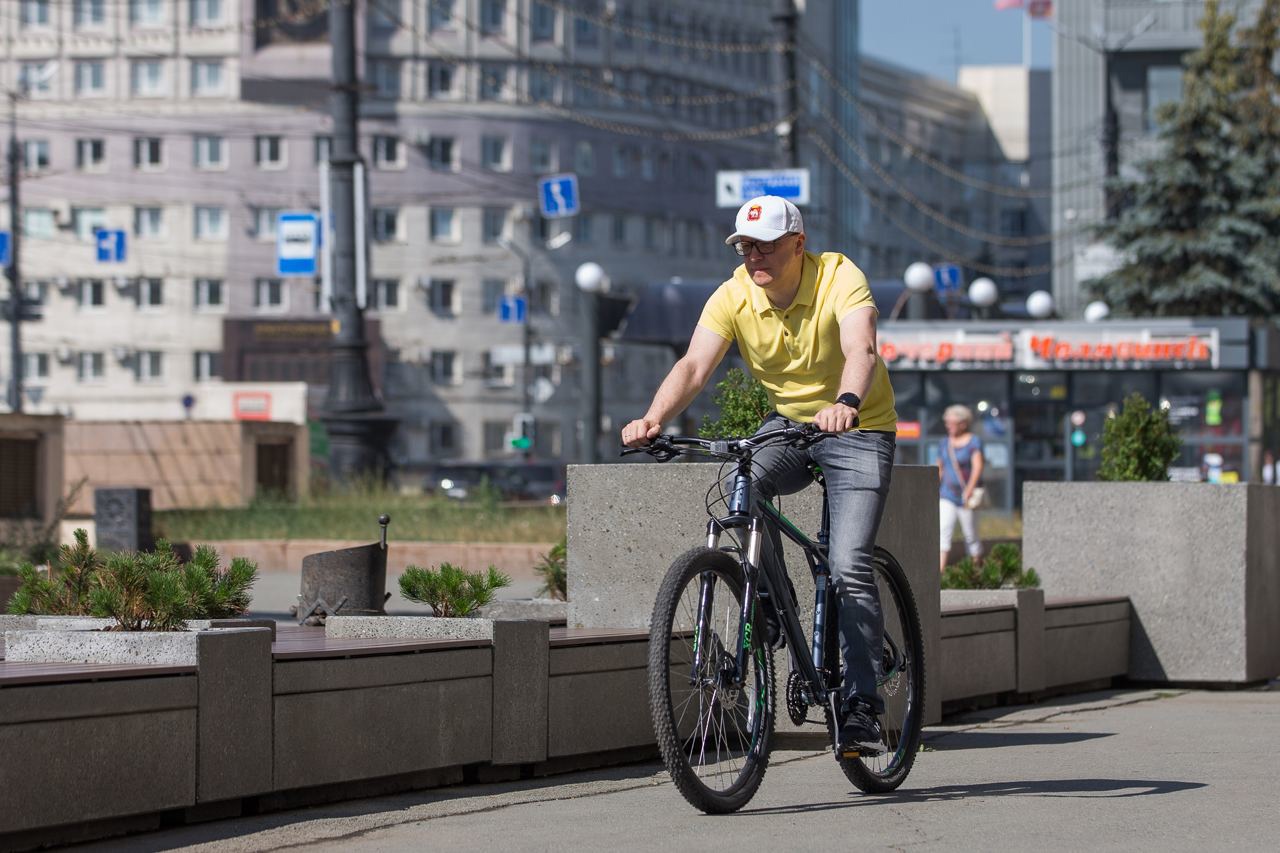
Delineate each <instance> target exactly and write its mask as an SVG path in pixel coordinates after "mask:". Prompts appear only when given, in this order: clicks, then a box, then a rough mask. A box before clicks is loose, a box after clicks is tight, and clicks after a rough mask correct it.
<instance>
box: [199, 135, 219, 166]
mask: <svg viewBox="0 0 1280 853" xmlns="http://www.w3.org/2000/svg"><path fill="white" fill-rule="evenodd" d="M195 166H196V168H197V169H225V168H227V151H226V144H225V143H224V141H223V139H222V137H221V136H197V137H196V138H195Z"/></svg>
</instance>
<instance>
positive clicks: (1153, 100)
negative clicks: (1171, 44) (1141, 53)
mask: <svg viewBox="0 0 1280 853" xmlns="http://www.w3.org/2000/svg"><path fill="white" fill-rule="evenodd" d="M1182 74H1183V69H1182V66H1181V65H1151V66H1148V67H1147V92H1146V99H1147V115H1146V129H1147V130H1148V131H1154V130H1156V129H1157V128H1159V126H1160V118H1159V111H1160V108H1161V107H1163V106H1164V105H1165V104H1172V103H1177V102H1178V101H1181V100H1182Z"/></svg>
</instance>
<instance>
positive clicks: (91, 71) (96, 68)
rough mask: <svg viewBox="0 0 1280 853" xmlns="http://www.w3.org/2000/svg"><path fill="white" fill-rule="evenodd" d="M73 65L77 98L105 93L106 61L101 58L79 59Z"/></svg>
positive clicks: (95, 96)
mask: <svg viewBox="0 0 1280 853" xmlns="http://www.w3.org/2000/svg"><path fill="white" fill-rule="evenodd" d="M73 67H74V68H75V71H74V72H73V73H74V74H75V81H74V82H75V90H76V97H77V98H100V97H102V96H103V95H105V94H106V93H107V69H106V63H104V62H103V61H102V60H101V59H79V60H76V64H75V65H74V66H73Z"/></svg>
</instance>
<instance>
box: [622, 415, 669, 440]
mask: <svg viewBox="0 0 1280 853" xmlns="http://www.w3.org/2000/svg"><path fill="white" fill-rule="evenodd" d="M661 434H662V424H661V423H659V422H658V421H655V420H650V419H649V418H637V419H636V420H634V421H632V422H631V423H629V424H627V425H626V426H624V427H623V428H622V443H623V444H625V445H626V446H627V447H644V446H646V445H647V444H649V442H651V441H653V440H654V439H655V438H657V437H658V436H659V435H661Z"/></svg>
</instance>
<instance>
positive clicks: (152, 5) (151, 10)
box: [129, 0, 165, 27]
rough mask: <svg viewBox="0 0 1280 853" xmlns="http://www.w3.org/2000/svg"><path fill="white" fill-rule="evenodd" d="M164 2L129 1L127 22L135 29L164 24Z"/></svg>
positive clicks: (153, 0)
mask: <svg viewBox="0 0 1280 853" xmlns="http://www.w3.org/2000/svg"><path fill="white" fill-rule="evenodd" d="M164 7H165V2H164V0H129V22H130V23H131V24H133V25H134V26H135V27H158V26H162V25H163V24H164Z"/></svg>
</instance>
